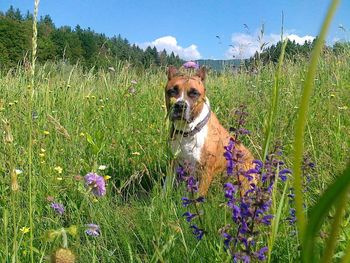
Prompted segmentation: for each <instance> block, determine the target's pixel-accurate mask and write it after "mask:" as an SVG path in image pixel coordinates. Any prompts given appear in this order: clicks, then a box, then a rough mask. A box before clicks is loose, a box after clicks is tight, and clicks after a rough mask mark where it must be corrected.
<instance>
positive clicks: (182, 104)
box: [174, 100, 187, 111]
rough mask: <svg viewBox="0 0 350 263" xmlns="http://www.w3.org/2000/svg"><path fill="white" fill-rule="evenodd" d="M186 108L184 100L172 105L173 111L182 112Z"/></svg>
mask: <svg viewBox="0 0 350 263" xmlns="http://www.w3.org/2000/svg"><path fill="white" fill-rule="evenodd" d="M186 108H187V103H186V101H184V100H180V101H178V102H176V103H175V104H174V110H175V111H184V110H186Z"/></svg>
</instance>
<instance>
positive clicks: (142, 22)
mask: <svg viewBox="0 0 350 263" xmlns="http://www.w3.org/2000/svg"><path fill="white" fill-rule="evenodd" d="M329 2H330V1H329V0H327V1H326V0H280V1H278V0H271V1H268V0H265V1H264V0H255V1H253V0H231V1H229V0H216V1H214V0H201V1H199V0H187V1H185V0H179V1H164V0H163V1H160V0H104V1H97V0H41V2H40V7H39V15H46V14H49V15H50V16H51V17H52V19H53V21H54V23H55V25H56V26H62V25H69V26H72V27H75V26H76V25H77V24H79V25H80V26H81V27H83V28H87V27H90V28H91V29H93V30H94V31H96V32H99V33H105V34H106V35H108V36H113V35H118V34H121V35H122V36H123V37H125V38H127V39H128V40H129V41H130V42H131V43H136V44H138V45H140V46H141V47H145V46H147V45H152V46H153V45H155V46H156V47H157V48H158V49H163V48H165V49H167V50H168V51H174V52H175V53H177V54H179V55H180V57H182V58H184V59H187V60H189V59H198V58H212V59H227V58H232V57H233V56H235V57H236V58H240V57H249V56H250V55H251V54H252V53H254V52H255V51H256V50H257V49H258V47H259V42H258V40H257V38H258V33H259V31H260V27H261V25H262V24H264V26H265V36H264V39H263V42H268V43H269V44H272V43H275V42H276V41H278V40H279V34H280V30H281V12H282V10H283V12H284V17H285V22H284V29H285V33H286V34H287V35H289V38H291V39H294V40H296V41H297V42H303V41H304V40H311V39H312V38H313V37H315V36H316V35H317V33H318V31H319V28H320V25H321V23H322V19H323V18H324V15H325V13H326V10H327V7H328V5H329ZM10 5H13V6H14V7H16V8H19V9H20V10H21V11H23V13H24V12H26V11H27V10H30V11H31V10H32V9H33V1H30V0H1V1H0V10H2V11H5V10H7V9H8V8H9V7H10ZM244 24H245V25H247V26H248V28H247V27H245V26H244ZM339 25H342V26H344V28H346V29H347V30H350V1H348V0H343V1H342V2H341V4H340V6H339V8H338V11H337V13H336V17H335V19H334V20H333V23H332V27H331V30H330V33H329V36H328V42H329V43H332V42H334V41H336V40H338V39H340V40H342V39H345V40H349V32H344V31H343V30H341V29H339ZM217 36H218V37H219V38H218V37H217ZM230 45H231V46H230Z"/></svg>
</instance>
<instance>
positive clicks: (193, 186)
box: [187, 176, 198, 192]
mask: <svg viewBox="0 0 350 263" xmlns="http://www.w3.org/2000/svg"><path fill="white" fill-rule="evenodd" d="M187 191H188V192H197V191H198V182H197V181H196V179H195V178H194V177H193V176H189V177H188V178H187Z"/></svg>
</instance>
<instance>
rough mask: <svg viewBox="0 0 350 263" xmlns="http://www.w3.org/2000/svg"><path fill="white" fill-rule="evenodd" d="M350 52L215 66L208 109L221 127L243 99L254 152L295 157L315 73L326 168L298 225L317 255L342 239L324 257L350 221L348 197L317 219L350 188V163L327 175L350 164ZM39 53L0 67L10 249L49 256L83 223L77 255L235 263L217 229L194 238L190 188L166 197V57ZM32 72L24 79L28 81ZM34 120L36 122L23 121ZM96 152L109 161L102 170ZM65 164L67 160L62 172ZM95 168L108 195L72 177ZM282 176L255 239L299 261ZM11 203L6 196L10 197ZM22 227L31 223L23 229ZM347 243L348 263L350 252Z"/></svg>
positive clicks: (312, 136)
mask: <svg viewBox="0 0 350 263" xmlns="http://www.w3.org/2000/svg"><path fill="white" fill-rule="evenodd" d="M37 4H38V2H36V8H37ZM34 42H35V41H33V43H34ZM33 49H35V48H34V44H33ZM348 55H349V54H344V56H339V57H336V56H334V55H333V54H328V53H324V54H323V55H322V56H321V57H320V59H319V62H318V63H316V64H312V65H314V66H315V65H316V66H317V71H314V73H313V74H314V76H312V75H311V76H310V75H308V76H309V77H307V75H306V71H307V69H308V67H309V62H308V61H307V60H300V61H298V62H297V63H292V62H290V61H288V60H287V61H284V63H283V64H282V62H280V63H279V66H278V68H277V69H276V66H275V65H267V66H266V67H264V68H262V69H261V70H260V71H259V72H258V74H257V75H255V74H249V73H244V72H242V73H239V74H232V73H231V72H228V71H227V72H223V73H222V74H209V76H208V79H207V82H206V87H207V90H208V97H209V99H210V102H211V106H212V109H213V111H214V112H215V113H216V114H217V115H218V117H219V119H220V121H221V123H222V124H223V125H224V126H225V127H227V128H228V127H230V126H232V119H233V116H232V112H233V110H234V109H235V108H237V107H238V106H239V105H240V104H242V103H244V104H246V105H247V110H248V112H249V117H248V120H247V127H246V128H248V129H249V130H250V131H251V135H250V136H249V138H247V139H244V144H245V145H247V147H248V148H249V149H251V150H252V152H253V153H254V155H255V156H260V155H261V154H262V153H263V155H265V153H266V152H267V150H266V149H267V148H269V147H270V146H273V145H275V144H276V143H278V144H282V145H283V146H284V153H283V157H284V159H285V162H286V163H287V164H288V165H291V164H292V162H293V154H294V150H295V148H294V147H293V138H294V137H293V135H294V123H295V120H296V119H297V118H298V117H299V116H300V112H303V113H306V111H303V110H302V109H301V108H299V101H300V99H301V97H302V95H301V94H302V93H303V92H305V88H304V89H302V88H301V87H302V86H303V85H306V84H304V83H305V82H306V83H310V79H311V81H312V82H315V83H314V85H315V87H316V88H315V89H314V91H313V96H311V97H310V96H309V103H310V107H309V110H308V122H307V133H306V134H305V136H304V147H303V151H302V153H303V155H307V156H309V157H310V158H311V159H313V160H315V161H316V171H317V173H318V176H317V178H311V181H310V182H308V187H307V189H308V190H307V191H306V190H304V191H305V192H304V193H303V196H304V198H303V201H302V203H303V204H304V206H305V208H306V209H308V210H310V211H311V212H310V216H309V217H308V218H309V220H308V226H309V227H306V229H305V235H304V237H306V236H309V237H310V239H309V240H313V247H312V248H311V249H310V253H311V252H312V253H314V254H315V255H316V259H319V258H320V257H322V255H323V253H324V252H327V251H333V250H334V251H335V253H328V254H326V256H325V260H326V261H329V260H330V258H332V259H339V258H340V257H341V255H342V252H343V251H345V249H346V248H347V247H348V242H349V233H350V228H349V225H348V220H347V221H346V220H344V219H343V218H341V216H338V215H342V214H343V215H344V212H343V211H344V210H345V209H347V211H348V207H347V206H346V204H344V201H343V202H341V204H342V205H341V206H339V207H338V208H337V210H336V215H337V216H336V220H334V221H333V224H332V225H333V227H332V229H333V230H332V231H329V228H330V224H329V220H325V221H326V224H324V225H322V224H321V223H322V220H319V219H320V218H325V216H327V215H328V214H329V207H330V206H332V204H333V203H334V202H335V201H338V200H340V198H341V197H344V195H345V194H344V195H341V196H338V195H337V194H338V193H340V192H341V193H345V191H346V189H347V188H346V184H347V183H348V179H347V176H348V173H349V169H348V170H346V171H345V172H343V175H342V176H340V177H339V178H340V179H339V180H336V181H334V183H332V181H333V177H334V175H336V174H340V173H342V171H343V170H344V169H345V167H346V166H345V164H346V161H347V159H348V157H347V154H346V151H347V150H348V149H349V146H350V145H349V143H350V142H349V133H348V128H347V127H349V126H350V118H349V108H347V107H346V106H347V105H349V104H350V101H349V98H350V96H349V95H350V93H349V90H348V89H347V87H348V86H349V83H350V78H349V76H350V74H349V68H350V59H349V56H348ZM32 61H33V63H32V68H31V69H32V71H31V72H27V71H26V70H25V69H23V68H18V69H16V70H15V71H11V72H8V73H6V72H1V73H0V74H1V76H0V118H1V119H3V120H5V119H6V120H7V121H8V123H10V124H11V129H10V132H11V135H12V136H13V138H14V140H13V142H12V144H9V143H4V144H1V145H0V151H1V153H3V154H1V155H0V176H1V178H2V180H1V181H0V196H1V199H0V215H1V220H2V224H1V226H2V228H3V233H4V234H3V235H1V236H0V258H1V260H2V262H10V261H13V262H30V261H31V262H44V261H47V258H48V256H49V255H50V254H52V252H53V251H55V250H56V249H57V248H58V247H60V243H61V239H60V238H57V239H55V238H48V235H47V234H48V233H49V234H51V235H52V234H53V233H56V232H59V231H61V230H62V227H63V228H64V229H69V228H70V227H72V226H75V225H76V226H78V235H76V236H70V235H68V236H67V237H68V239H69V240H68V243H69V247H70V248H71V249H72V250H73V251H74V253H75V254H77V256H78V257H79V262H156V261H161V262H167V261H171V262H184V261H185V262H202V261H205V262H213V261H220V262H229V261H230V256H229V255H228V253H227V251H225V249H224V246H223V241H222V239H221V237H220V235H219V234H218V233H216V232H213V231H212V232H209V233H208V235H207V236H206V237H205V238H204V240H202V241H200V242H197V241H196V240H195V239H194V237H193V235H192V233H191V232H190V231H189V230H188V225H187V224H186V222H184V219H183V218H182V214H183V213H184V208H182V206H181V202H180V201H181V196H182V192H183V191H182V190H183V189H181V188H174V189H172V191H170V192H169V194H168V195H167V196H165V197H164V196H163V192H162V191H163V190H162V179H163V177H164V176H167V175H169V173H171V171H172V167H171V162H170V160H171V158H172V156H171V153H170V151H169V149H168V148H167V137H168V134H169V133H168V130H167V124H166V112H165V105H164V99H163V98H164V95H163V87H164V85H165V81H166V76H165V69H148V70H145V71H138V70H136V69H134V68H132V67H130V66H129V65H127V64H123V63H116V64H115V65H112V66H114V68H115V72H112V71H104V70H96V69H92V70H90V71H83V70H82V68H81V67H80V66H79V65H78V64H77V65H67V64H64V63H61V62H56V63H50V62H48V63H46V64H44V65H39V66H37V67H36V68H35V51H33V59H32ZM280 61H282V60H280ZM314 63H315V62H314ZM273 76H275V77H273ZM133 80H135V81H136V82H137V83H135V81H133ZM304 80H305V81H304ZM28 81H30V82H31V85H30V89H28V90H27V91H26V92H24V89H27V86H28V85H27V84H28ZM307 85H309V84H307ZM34 88H35V93H33V91H34ZM282 91H283V92H282ZM33 94H34V95H33ZM271 94H274V95H273V97H272V98H273V100H272V101H273V104H271ZM277 96H278V97H277ZM276 109H278V110H276ZM320 109H322V110H320ZM299 111H300V112H299ZM269 114H270V115H269ZM271 114H272V115H271ZM266 116H270V117H268V124H269V126H268V127H270V128H268V129H267V133H264V131H266V129H265V128H266V121H265V120H266ZM271 116H272V117H271ZM26 122H29V124H28V126H27V125H23V123H26ZM4 123H5V122H2V126H0V127H1V132H5V134H4V139H5V141H6V138H7V137H6V136H7V135H9V130H8V128H7V127H8V126H6V125H5V124H4ZM28 128H29V129H28ZM299 128H300V127H299ZM272 130H273V133H272V132H271V131H272ZM303 130H304V129H303ZM269 133H270V136H269V139H268V143H267V145H270V146H269V147H266V143H265V144H264V145H265V146H264V145H263V143H264V142H266V135H267V134H269ZM28 144H29V145H28ZM100 165H106V166H107V168H106V169H105V170H99V169H98V168H99V166H100ZM57 167H61V168H62V172H61V173H60V172H59V170H60V169H57ZM55 168H56V169H55ZM13 169H20V170H23V174H19V175H18V178H17V184H18V190H17V191H16V194H15V195H14V194H13V193H12V192H13V191H12V190H11V188H10V187H9V186H11V183H13V181H11V180H12V179H13V177H11V173H12V172H13ZM90 171H95V172H97V173H99V174H101V175H108V176H110V177H111V178H110V179H109V180H108V186H107V195H106V196H105V197H103V198H98V199H97V198H94V197H92V196H91V195H89V193H88V192H87V191H86V189H85V188H84V185H83V182H82V181H81V180H80V179H79V176H77V175H80V176H83V175H85V174H86V173H88V172H90ZM328 185H330V187H329V188H327V186H328ZM288 187H289V186H288V184H286V185H284V186H283V185H279V188H277V189H276V191H275V192H274V200H275V204H274V211H275V221H274V224H275V225H274V226H273V228H272V231H273V232H272V233H264V236H263V237H262V238H261V239H259V240H258V242H260V243H261V244H262V243H266V242H267V241H268V240H270V241H269V242H270V249H271V251H270V253H269V260H270V261H271V262H295V261H297V260H299V258H298V247H299V242H300V240H299V239H298V236H297V235H295V230H296V228H295V226H293V225H290V224H289V223H288V221H287V220H286V218H287V217H288V216H289V208H290V205H289V204H288V202H287V201H286V200H287V197H286V195H287V193H288V190H289V189H288ZM325 189H327V190H326V191H325ZM324 191H325V194H324V195H322V193H323V192H324ZM222 195H223V194H222V190H221V185H220V184H219V183H216V184H214V185H213V188H212V189H211V191H210V193H209V196H208V198H207V202H206V204H205V215H206V221H205V224H206V226H208V228H209V229H218V228H220V227H222V226H223V225H224V224H225V223H227V222H226V221H225V220H226V219H227V215H225V214H223V213H221V212H220V211H221V210H222V209H220V208H219V207H218V205H217V204H218V203H220V202H223V201H224V198H223V196H222ZM48 198H49V199H52V198H54V199H55V200H56V201H59V202H60V203H63V204H64V205H65V207H66V211H65V213H64V215H63V216H59V215H57V214H55V212H54V211H53V210H52V209H51V207H50V203H49V202H48V201H47V199H48ZM8 203H10V204H11V205H12V208H11V207H10V208H8V207H7V205H8ZM299 209H300V208H299ZM346 215H347V217H348V214H346ZM298 218H299V217H298ZM317 220H318V221H319V222H318V221H317ZM87 223H97V224H99V225H100V226H101V235H100V236H99V237H96V238H93V237H90V236H88V235H86V234H85V233H84V225H85V224H87ZM24 227H29V228H30V230H29V234H28V233H27V232H26V230H25V228H24ZM320 229H321V230H322V232H324V233H328V232H329V233H331V235H330V238H329V239H328V238H327V236H326V235H322V236H319V237H318V238H317V239H316V241H315V239H314V237H315V233H316V232H318V231H319V230H320ZM339 229H341V231H339ZM67 231H68V230H67ZM339 232H340V238H338V241H339V242H338V246H335V241H336V240H337V238H336V236H337V233H339ZM67 233H68V232H67ZM327 240H329V241H328V243H327ZM302 243H303V246H304V249H305V248H309V247H308V246H307V244H309V243H308V240H306V241H305V240H303V241H302ZM347 251H350V249H349V248H347ZM345 253H346V254H345V257H344V258H343V260H344V262H346V258H348V257H349V253H350V252H345ZM305 258H306V259H308V258H309V257H308V256H305ZM306 261H307V260H306ZM309 262H310V261H309ZM315 262H316V261H315Z"/></svg>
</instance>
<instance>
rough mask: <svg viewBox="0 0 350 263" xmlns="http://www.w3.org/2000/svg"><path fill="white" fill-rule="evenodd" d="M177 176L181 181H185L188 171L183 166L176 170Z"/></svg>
mask: <svg viewBox="0 0 350 263" xmlns="http://www.w3.org/2000/svg"><path fill="white" fill-rule="evenodd" d="M176 174H177V178H178V180H179V181H184V180H185V177H186V171H185V169H184V168H183V167H182V166H178V167H177V168H176Z"/></svg>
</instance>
